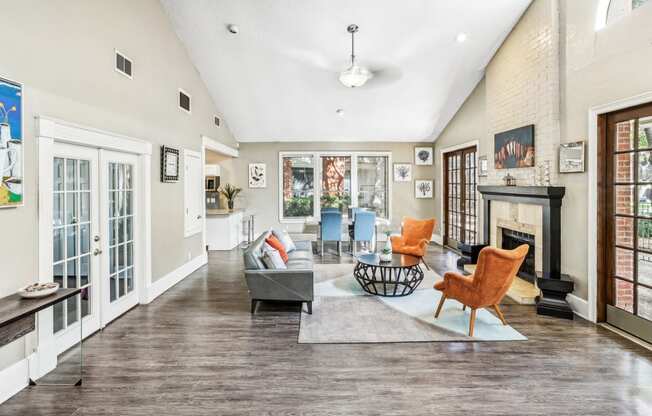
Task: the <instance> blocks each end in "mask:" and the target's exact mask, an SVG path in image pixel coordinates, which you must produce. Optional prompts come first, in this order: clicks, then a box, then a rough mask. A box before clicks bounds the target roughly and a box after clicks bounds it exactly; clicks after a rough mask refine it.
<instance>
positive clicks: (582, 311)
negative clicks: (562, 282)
mask: <svg viewBox="0 0 652 416" xmlns="http://www.w3.org/2000/svg"><path fill="white" fill-rule="evenodd" d="M566 301H568V304H569V305H570V307H571V309H573V312H575V315H577V316H579V317H580V318H584V319H586V320H587V321H590V319H589V302H588V301H586V300H584V299H582V298H580V297H578V296H575V295H573V294H572V293H569V294H568V295H566Z"/></svg>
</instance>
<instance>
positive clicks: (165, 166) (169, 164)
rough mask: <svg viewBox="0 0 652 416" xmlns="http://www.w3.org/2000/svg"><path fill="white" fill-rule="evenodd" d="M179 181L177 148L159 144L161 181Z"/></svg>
mask: <svg viewBox="0 0 652 416" xmlns="http://www.w3.org/2000/svg"><path fill="white" fill-rule="evenodd" d="M178 181H179V149H175V148H172V147H168V146H161V182H178Z"/></svg>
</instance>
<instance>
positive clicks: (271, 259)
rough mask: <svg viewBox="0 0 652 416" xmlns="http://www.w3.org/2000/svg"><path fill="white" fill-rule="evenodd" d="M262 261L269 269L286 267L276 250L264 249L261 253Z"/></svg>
mask: <svg viewBox="0 0 652 416" xmlns="http://www.w3.org/2000/svg"><path fill="white" fill-rule="evenodd" d="M263 263H265V266H266V267H267V268H268V269H271V270H281V269H287V268H288V266H287V265H286V264H285V262H284V261H283V258H282V257H281V254H280V253H279V252H278V250H267V251H265V252H264V253H263Z"/></svg>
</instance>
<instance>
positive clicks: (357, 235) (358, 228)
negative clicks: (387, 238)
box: [351, 210, 376, 255]
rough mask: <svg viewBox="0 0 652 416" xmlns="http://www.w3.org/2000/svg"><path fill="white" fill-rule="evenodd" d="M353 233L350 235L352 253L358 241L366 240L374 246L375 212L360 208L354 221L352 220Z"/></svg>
mask: <svg viewBox="0 0 652 416" xmlns="http://www.w3.org/2000/svg"><path fill="white" fill-rule="evenodd" d="M352 234H353V235H352V236H351V245H352V248H351V251H352V252H353V255H355V252H356V246H357V242H358V241H367V242H369V243H373V246H374V248H375V247H376V244H375V241H374V240H375V239H376V213H375V212H373V211H365V210H360V211H358V212H356V214H355V221H354V222H353V233H352Z"/></svg>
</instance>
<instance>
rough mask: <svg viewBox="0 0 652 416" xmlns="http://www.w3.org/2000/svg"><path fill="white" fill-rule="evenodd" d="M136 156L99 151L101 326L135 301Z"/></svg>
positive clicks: (137, 175) (136, 293) (136, 301)
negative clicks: (101, 253)
mask: <svg viewBox="0 0 652 416" xmlns="http://www.w3.org/2000/svg"><path fill="white" fill-rule="evenodd" d="M138 168H139V165H138V158H137V157H136V156H135V155H130V154H125V153H118V152H111V151H106V150H100V178H101V180H100V207H101V208H100V216H101V228H102V236H103V237H104V238H102V252H103V253H104V255H103V256H102V264H101V270H102V272H101V276H102V325H106V324H108V323H109V322H111V321H112V320H114V319H115V318H117V317H118V316H120V315H122V314H123V313H125V312H127V311H128V310H129V309H131V308H132V307H134V306H136V305H137V304H138V285H137V284H136V279H137V278H138V276H137V272H138V270H139V268H138V267H137V266H138V265H137V264H136V260H135V259H136V258H137V252H138V250H140V247H138V245H137V242H138V241H139V239H138V238H137V234H138V233H137V232H136V230H138V227H137V223H138V221H139V220H140V219H139V218H138V216H137V215H136V212H138V211H137V203H138V202H137V201H138V198H137V196H138V192H139V189H138V186H137V183H138V177H139V171H138Z"/></svg>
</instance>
